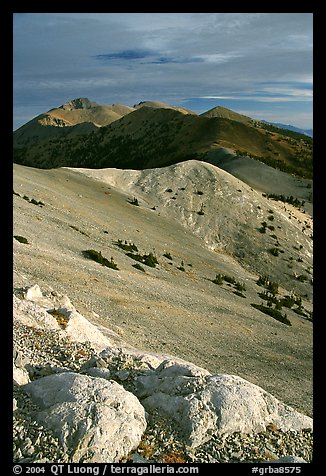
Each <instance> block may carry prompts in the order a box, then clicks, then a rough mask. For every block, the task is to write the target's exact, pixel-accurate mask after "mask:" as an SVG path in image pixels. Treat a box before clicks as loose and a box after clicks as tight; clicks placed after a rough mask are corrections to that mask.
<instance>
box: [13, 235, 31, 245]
mask: <svg viewBox="0 0 326 476" xmlns="http://www.w3.org/2000/svg"><path fill="white" fill-rule="evenodd" d="M14 238H15V240H17V241H19V243H23V244H24V245H29V242H28V240H27V238H25V237H24V236H20V235H14Z"/></svg>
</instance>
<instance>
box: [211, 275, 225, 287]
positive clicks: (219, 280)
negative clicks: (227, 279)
mask: <svg viewBox="0 0 326 476" xmlns="http://www.w3.org/2000/svg"><path fill="white" fill-rule="evenodd" d="M223 282H224V276H223V274H217V275H216V277H215V279H213V280H212V283H214V284H219V285H221V284H223Z"/></svg>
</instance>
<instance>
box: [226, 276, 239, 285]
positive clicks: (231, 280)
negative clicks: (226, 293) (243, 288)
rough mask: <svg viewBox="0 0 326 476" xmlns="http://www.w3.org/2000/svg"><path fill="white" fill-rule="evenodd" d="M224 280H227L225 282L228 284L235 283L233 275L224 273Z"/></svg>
mask: <svg viewBox="0 0 326 476" xmlns="http://www.w3.org/2000/svg"><path fill="white" fill-rule="evenodd" d="M224 280H225V281H226V282H227V283H230V284H236V283H237V281H236V279H235V277H234V276H228V275H227V274H225V275H224Z"/></svg>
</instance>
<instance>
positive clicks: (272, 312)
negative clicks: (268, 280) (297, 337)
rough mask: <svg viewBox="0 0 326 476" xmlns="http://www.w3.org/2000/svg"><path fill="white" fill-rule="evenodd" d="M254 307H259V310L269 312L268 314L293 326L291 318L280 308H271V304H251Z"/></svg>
mask: <svg viewBox="0 0 326 476" xmlns="http://www.w3.org/2000/svg"><path fill="white" fill-rule="evenodd" d="M251 305H252V307H254V308H255V309H258V310H259V311H261V312H263V313H264V314H267V315H268V316H271V317H273V318H274V319H276V320H277V321H279V322H282V323H283V324H286V325H287V326H291V325H292V324H291V322H290V320H289V319H288V318H287V315H286V314H282V313H281V312H280V311H279V310H278V309H276V308H274V309H273V308H271V307H269V306H264V305H263V304H254V303H253V304H251Z"/></svg>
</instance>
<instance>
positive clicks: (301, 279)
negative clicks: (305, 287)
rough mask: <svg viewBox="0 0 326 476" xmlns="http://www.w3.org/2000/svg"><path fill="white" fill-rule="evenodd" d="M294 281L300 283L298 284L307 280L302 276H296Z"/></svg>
mask: <svg viewBox="0 0 326 476" xmlns="http://www.w3.org/2000/svg"><path fill="white" fill-rule="evenodd" d="M296 279H297V280H298V281H300V283H304V282H305V281H307V279H308V278H307V276H305V275H304V274H299V276H296Z"/></svg>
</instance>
